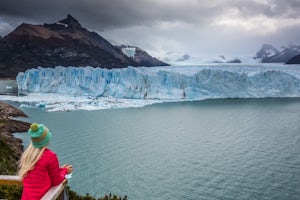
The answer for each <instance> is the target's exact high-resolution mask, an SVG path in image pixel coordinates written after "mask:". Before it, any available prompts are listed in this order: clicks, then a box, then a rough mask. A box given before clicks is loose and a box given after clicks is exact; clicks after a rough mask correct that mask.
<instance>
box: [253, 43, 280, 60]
mask: <svg viewBox="0 0 300 200" xmlns="http://www.w3.org/2000/svg"><path fill="white" fill-rule="evenodd" d="M277 54H279V51H278V50H277V49H276V48H275V47H274V46H272V45H270V44H263V45H262V47H261V48H260V50H259V51H258V52H257V53H256V57H257V58H261V59H264V58H267V57H272V56H275V55H277Z"/></svg>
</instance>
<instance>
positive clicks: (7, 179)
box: [0, 175, 23, 185]
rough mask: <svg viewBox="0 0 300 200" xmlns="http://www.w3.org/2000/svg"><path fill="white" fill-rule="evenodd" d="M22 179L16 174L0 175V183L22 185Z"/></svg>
mask: <svg viewBox="0 0 300 200" xmlns="http://www.w3.org/2000/svg"><path fill="white" fill-rule="evenodd" d="M22 184H23V183H22V180H21V179H20V178H19V177H18V176H11V175H0V185H22Z"/></svg>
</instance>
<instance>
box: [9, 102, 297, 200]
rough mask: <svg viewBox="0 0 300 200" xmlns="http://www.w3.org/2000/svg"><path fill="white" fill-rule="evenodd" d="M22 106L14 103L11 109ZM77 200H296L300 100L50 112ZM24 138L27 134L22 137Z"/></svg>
mask: <svg viewBox="0 0 300 200" xmlns="http://www.w3.org/2000/svg"><path fill="white" fill-rule="evenodd" d="M13 104H14V105H18V103H13ZM22 109H23V110H24V111H25V112H26V113H27V114H28V115H29V118H28V119H26V120H28V121H30V122H38V123H44V124H45V125H46V126H48V127H49V128H50V129H51V131H52V136H53V137H52V142H51V144H50V148H51V149H52V150H54V151H55V152H56V153H57V154H58V156H59V159H60V162H61V164H63V163H66V162H67V163H71V164H73V166H74V169H75V171H74V172H73V178H72V179H71V181H70V183H69V185H70V186H71V188H72V189H73V190H75V191H77V192H79V193H81V194H85V193H89V194H91V195H95V196H102V195H103V194H108V193H113V194H117V195H120V196H124V195H128V198H129V199H130V200H153V199H161V200H166V199H172V200H182V199H193V200H195V199H209V200H211V199H222V200H223V199H239V200H240V199H272V200H274V199H289V200H290V199H300V123H299V122H300V99H299V98H289V99H288V98H281V99H226V100H224V99H223V100H222V99H219V100H205V101H195V102H179V103H163V104H154V105H151V106H146V107H143V108H123V109H108V110H99V111H72V112H45V111H43V110H41V109H33V108H22ZM18 135H19V136H20V137H22V138H25V140H24V142H25V144H27V143H28V138H27V136H26V134H18Z"/></svg>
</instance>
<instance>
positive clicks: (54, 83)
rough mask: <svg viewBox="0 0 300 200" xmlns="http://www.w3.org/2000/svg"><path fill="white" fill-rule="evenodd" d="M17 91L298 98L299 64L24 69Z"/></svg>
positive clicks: (182, 97)
mask: <svg viewBox="0 0 300 200" xmlns="http://www.w3.org/2000/svg"><path fill="white" fill-rule="evenodd" d="M17 83H18V88H19V90H20V91H27V92H39V93H58V94H71V95H76V96H92V97H114V98H123V99H159V100H185V99H186V100H198V99H208V98H261V97H300V66H286V65H281V66H280V65H276V66H251V65H250V66H233V65H232V66H231V65H216V66H214V65H212V66H210V65H207V66H169V67H153V68H145V67H141V68H134V67H128V68H123V69H111V70H109V69H102V68H92V67H61V66H57V67H55V68H41V67H39V68H38V69H29V70H27V71H26V72H24V73H19V74H18V76H17Z"/></svg>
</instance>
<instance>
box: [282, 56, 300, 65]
mask: <svg viewBox="0 0 300 200" xmlns="http://www.w3.org/2000/svg"><path fill="white" fill-rule="evenodd" d="M285 64H300V54H299V55H297V56H294V57H293V58H291V59H290V60H288V61H287V62H286V63H285Z"/></svg>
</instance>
